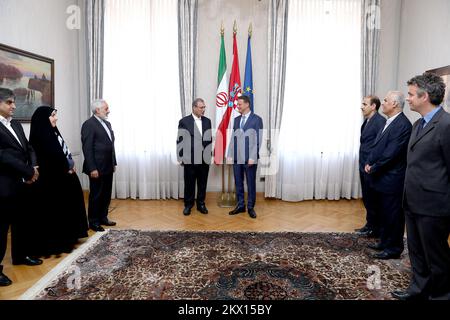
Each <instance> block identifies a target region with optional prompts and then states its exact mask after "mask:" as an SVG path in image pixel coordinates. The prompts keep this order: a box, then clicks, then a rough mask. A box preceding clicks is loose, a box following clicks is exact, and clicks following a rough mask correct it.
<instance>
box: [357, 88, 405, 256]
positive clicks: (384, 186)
mask: <svg viewBox="0 0 450 320" xmlns="http://www.w3.org/2000/svg"><path fill="white" fill-rule="evenodd" d="M404 105H405V98H404V96H403V94H402V93H401V92H398V91H391V92H389V93H388V94H387V96H386V98H384V102H383V104H382V111H383V113H384V114H385V115H386V116H387V117H388V120H387V121H386V125H385V127H384V128H383V130H381V131H380V132H379V134H378V136H377V138H376V139H375V142H374V144H373V146H372V150H371V152H370V154H369V157H368V158H367V164H366V166H365V171H366V173H367V174H368V177H369V185H370V187H369V192H371V193H372V194H373V197H374V198H373V199H374V203H375V205H376V207H375V209H376V212H377V213H380V222H381V224H380V226H381V230H380V231H381V234H380V242H379V243H377V244H371V245H369V247H370V248H372V249H374V250H378V251H381V252H380V253H377V254H375V255H374V256H373V257H374V258H376V259H384V260H386V259H397V258H399V257H400V255H401V253H402V252H403V249H404V245H403V235H404V233H405V217H404V213H403V209H402V193H403V185H404V181H405V171H406V152H407V147H408V141H409V137H410V136H411V128H412V125H411V122H410V121H409V120H408V118H407V117H406V116H405V114H404V113H403V108H404Z"/></svg>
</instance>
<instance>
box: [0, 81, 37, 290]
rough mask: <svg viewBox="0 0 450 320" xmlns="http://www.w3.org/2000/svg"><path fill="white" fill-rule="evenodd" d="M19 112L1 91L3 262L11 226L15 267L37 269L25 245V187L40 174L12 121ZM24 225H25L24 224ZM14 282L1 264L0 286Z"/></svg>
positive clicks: (0, 251) (0, 239)
mask: <svg viewBox="0 0 450 320" xmlns="http://www.w3.org/2000/svg"><path fill="white" fill-rule="evenodd" d="M15 109H16V105H15V97H14V93H13V92H12V91H11V90H9V89H4V88H0V203H1V204H2V210H1V214H0V262H1V261H2V260H3V258H4V256H5V253H6V244H7V238H8V229H9V225H10V224H11V248H12V249H11V256H12V260H13V264H15V265H17V264H25V265H29V266H35V265H39V264H42V260H40V259H34V258H32V257H30V256H28V255H27V251H29V244H27V243H26V240H27V231H26V225H25V224H26V222H27V221H28V219H26V216H25V215H26V210H25V208H24V207H23V205H22V204H23V203H27V201H26V199H24V197H26V188H25V184H32V183H34V182H35V181H36V180H37V179H38V177H39V173H38V170H37V165H36V156H35V154H34V151H33V149H32V147H31V146H30V144H29V143H28V140H27V138H26V137H25V133H24V131H23V128H22V126H21V124H20V123H19V122H18V121H15V120H12V116H13V114H14V110H15ZM24 222H25V223H24ZM11 283H12V281H11V280H10V279H9V278H8V277H7V276H6V275H4V274H3V266H1V265H0V286H9V285H11Z"/></svg>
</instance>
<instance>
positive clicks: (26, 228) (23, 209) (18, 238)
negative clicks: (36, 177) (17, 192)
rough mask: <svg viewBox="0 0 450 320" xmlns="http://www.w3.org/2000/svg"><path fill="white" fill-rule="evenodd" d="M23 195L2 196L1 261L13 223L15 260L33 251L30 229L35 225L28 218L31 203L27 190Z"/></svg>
mask: <svg viewBox="0 0 450 320" xmlns="http://www.w3.org/2000/svg"><path fill="white" fill-rule="evenodd" d="M21 195H22V196H23V197H20V196H18V197H8V198H0V203H1V204H2V214H0V263H1V262H2V260H3V258H4V257H5V254H6V247H7V243H8V230H9V226H10V225H11V257H12V259H13V260H21V259H23V258H24V257H26V256H28V255H30V253H31V252H32V243H33V241H32V240H33V239H30V231H31V228H32V227H33V226H32V225H31V224H30V220H29V219H28V218H27V216H29V215H30V214H37V213H36V212H33V213H31V212H28V211H29V210H27V206H26V205H24V204H29V201H27V199H26V195H27V194H26V192H25V193H21Z"/></svg>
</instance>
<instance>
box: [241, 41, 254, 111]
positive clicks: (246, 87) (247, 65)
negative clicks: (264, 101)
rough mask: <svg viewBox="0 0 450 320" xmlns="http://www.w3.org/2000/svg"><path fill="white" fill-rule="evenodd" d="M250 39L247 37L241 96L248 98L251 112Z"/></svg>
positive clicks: (251, 69) (251, 71) (251, 73)
mask: <svg viewBox="0 0 450 320" xmlns="http://www.w3.org/2000/svg"><path fill="white" fill-rule="evenodd" d="M251 39H252V37H251V36H250V35H249V36H248V45H247V62H246V63H245V80H244V87H243V90H242V94H243V95H244V96H247V97H249V98H250V109H251V110H252V112H253V68H252V47H251Z"/></svg>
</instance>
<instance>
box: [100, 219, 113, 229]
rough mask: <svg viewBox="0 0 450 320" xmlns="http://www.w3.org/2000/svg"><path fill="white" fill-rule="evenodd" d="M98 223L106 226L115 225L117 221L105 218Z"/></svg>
mask: <svg viewBox="0 0 450 320" xmlns="http://www.w3.org/2000/svg"><path fill="white" fill-rule="evenodd" d="M100 225H102V226H107V227H114V226H115V225H117V223H116V222H114V221H111V220H108V219H106V220H104V221H102V222H101V223H100Z"/></svg>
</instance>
